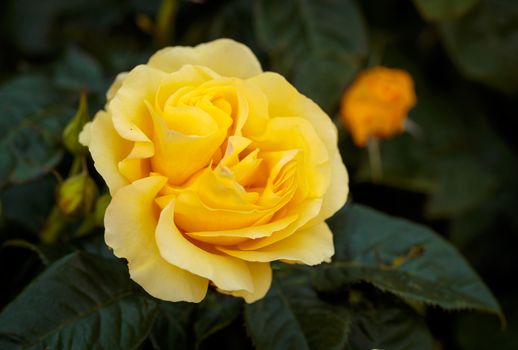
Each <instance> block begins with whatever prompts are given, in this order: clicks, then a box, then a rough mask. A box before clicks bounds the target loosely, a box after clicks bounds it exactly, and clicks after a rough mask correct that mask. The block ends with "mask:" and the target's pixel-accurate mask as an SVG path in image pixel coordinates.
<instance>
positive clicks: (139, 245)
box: [81, 39, 348, 302]
mask: <svg viewBox="0 0 518 350" xmlns="http://www.w3.org/2000/svg"><path fill="white" fill-rule="evenodd" d="M107 97H108V103H107V105H106V108H105V110H102V111H100V112H98V113H97V115H96V116H95V119H94V120H93V121H92V123H91V124H89V125H88V126H87V127H85V129H84V131H83V133H82V134H81V142H82V143H83V144H85V145H87V146H88V148H89V149H90V152H91V154H92V157H93V159H94V162H95V167H96V169H97V170H98V172H99V173H100V174H101V175H102V176H103V178H104V179H105V181H106V183H107V184H108V187H109V190H110V193H111V194H112V201H111V203H110V205H109V206H108V208H107V210H106V214H105V219H104V223H105V229H106V233H105V239H106V243H107V244H108V245H109V246H110V247H111V248H113V251H114V253H115V255H117V256H118V257H124V258H126V259H127V261H128V266H129V271H130V276H131V278H132V279H133V280H135V281H136V282H137V283H138V284H140V285H141V286H142V287H143V288H144V289H145V290H146V291H147V292H149V293H150V294H151V295H153V296H155V297H157V298H160V299H164V300H170V301H180V300H184V301H191V302H199V301H201V300H202V299H203V298H204V296H205V294H206V292H207V287H208V284H209V281H210V282H211V283H212V284H214V285H215V286H216V288H217V289H218V290H219V291H221V292H222V293H227V294H232V295H235V296H240V297H243V298H244V299H245V300H246V301H247V302H253V301H255V300H257V299H259V298H261V297H263V296H264V295H265V293H266V292H267V291H268V288H269V286H270V283H271V277H272V276H271V274H272V272H271V268H270V262H271V261H274V260H283V261H286V262H290V263H303V264H308V265H315V264H319V263H321V262H322V261H326V260H329V259H330V257H331V256H332V255H333V253H334V248H333V240H332V235H331V232H330V230H329V228H328V226H327V225H326V223H325V222H324V220H325V219H327V218H328V217H330V216H331V215H332V214H333V213H335V212H336V211H337V210H338V209H339V208H340V207H341V206H342V205H343V204H344V202H345V200H346V197H347V192H348V185H347V172H346V170H345V167H344V165H343V163H342V160H341V158H340V154H339V152H338V150H337V146H336V143H337V132H336V128H335V127H334V125H333V124H332V122H331V121H330V119H329V117H328V116H327V115H326V114H325V113H324V112H323V111H322V110H321V109H320V108H319V107H318V106H317V105H316V104H315V103H314V102H313V101H311V100H310V99H308V98H306V97H304V96H303V95H301V94H300V93H299V92H298V91H297V90H296V89H295V88H294V87H293V86H291V85H290V84H289V83H288V82H287V81H286V80H285V79H284V78H283V77H282V76H280V75H278V74H275V73H271V72H262V70H261V66H260V64H259V62H258V61H257V59H256V58H255V56H254V55H253V53H252V52H251V51H250V50H249V49H248V48H247V47H246V46H244V45H242V44H239V43H237V42H234V41H232V40H228V39H221V40H216V41H213V42H210V43H207V44H202V45H199V46H196V47H169V48H165V49H163V50H160V51H158V52H157V53H155V54H154V55H153V56H152V57H151V59H150V60H149V62H148V63H147V64H145V65H140V66H137V67H135V68H134V69H133V70H131V71H130V72H128V73H123V74H121V75H119V76H118V77H117V79H116V81H115V82H114V84H113V85H112V87H111V88H110V90H109V91H108V94H107Z"/></svg>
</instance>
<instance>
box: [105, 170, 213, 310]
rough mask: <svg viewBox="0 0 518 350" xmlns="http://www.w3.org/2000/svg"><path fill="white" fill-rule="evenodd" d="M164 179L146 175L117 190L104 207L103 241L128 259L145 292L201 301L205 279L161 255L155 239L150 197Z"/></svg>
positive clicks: (153, 213)
mask: <svg viewBox="0 0 518 350" xmlns="http://www.w3.org/2000/svg"><path fill="white" fill-rule="evenodd" d="M166 181H167V179H166V178H164V177H160V176H154V177H148V178H144V179H141V180H138V181H135V182H133V183H132V184H130V185H128V186H125V187H123V188H121V189H120V190H119V191H117V192H116V193H115V194H114V196H113V198H112V201H111V203H110V205H109V206H108V208H107V209H106V214H105V219H104V224H105V228H106V233H105V240H106V244H107V245H108V246H110V247H111V248H113V252H114V254H115V255H116V256H118V257H124V258H126V259H127V260H128V266H129V272H130V276H131V278H132V279H133V280H134V281H135V282H137V283H138V284H140V285H141V286H142V287H143V288H144V289H145V290H146V291H147V292H148V293H149V294H151V295H152V296H154V297H156V298H160V299H163V300H169V301H190V302H199V301H201V300H202V299H203V298H204V297H205V294H206V292H207V287H208V280H207V279H205V278H202V277H199V276H196V275H194V274H192V273H190V272H188V271H186V270H183V269H181V268H179V267H177V266H174V265H171V264H169V263H168V262H167V261H166V260H164V259H163V258H162V256H161V255H160V252H159V250H158V247H157V244H156V242H155V239H154V238H155V235H154V233H155V229H156V227H157V221H158V219H157V215H156V213H155V208H154V198H155V196H156V194H157V193H158V192H159V191H160V189H161V188H162V187H163V185H164V184H165V182H166Z"/></svg>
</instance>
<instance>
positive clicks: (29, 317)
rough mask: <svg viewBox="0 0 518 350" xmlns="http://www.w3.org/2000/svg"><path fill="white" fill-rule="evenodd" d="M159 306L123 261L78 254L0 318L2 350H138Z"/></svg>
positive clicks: (30, 288)
mask: <svg viewBox="0 0 518 350" xmlns="http://www.w3.org/2000/svg"><path fill="white" fill-rule="evenodd" d="M155 314H156V305H155V304H154V303H153V302H151V301H150V300H149V299H146V298H143V297H139V296H138V295H137V294H136V293H135V292H134V290H133V284H132V282H131V281H130V279H129V277H128V273H127V270H126V269H125V267H124V264H122V263H121V262H113V261H108V260H105V259H102V258H99V257H95V256H92V255H89V254H86V253H74V254H71V255H68V256H66V257H65V258H63V259H61V260H60V261H58V262H56V263H54V264H53V265H52V266H51V267H50V268H49V269H48V270H46V271H45V272H44V273H43V274H41V275H40V276H39V277H38V278H36V279H35V280H34V281H33V282H32V283H31V284H30V285H29V286H28V287H27V288H26V289H25V290H24V291H23V292H22V293H21V294H20V295H19V296H18V297H17V298H16V299H15V300H14V301H13V302H12V303H11V304H9V305H8V306H7V307H6V308H5V309H4V310H3V312H2V313H1V314H0V348H2V349H63V348H74V349H94V348H96V349H133V348H135V347H137V346H138V345H139V344H140V343H141V342H142V341H143V340H144V339H145V337H146V336H147V335H148V333H149V331H150V329H151V326H152V324H153V320H154V316H155Z"/></svg>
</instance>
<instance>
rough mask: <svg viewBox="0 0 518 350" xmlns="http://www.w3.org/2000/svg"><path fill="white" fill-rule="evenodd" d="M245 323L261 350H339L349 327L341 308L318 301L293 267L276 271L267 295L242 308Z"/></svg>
mask: <svg viewBox="0 0 518 350" xmlns="http://www.w3.org/2000/svg"><path fill="white" fill-rule="evenodd" d="M245 320H246V327H247V329H248V333H249V334H250V336H251V338H252V341H253V343H254V345H255V347H256V348H257V349H258V350H261V349H272V350H275V349H300V350H303V349H343V348H344V346H345V342H346V340H347V333H348V331H349V326H350V315H349V312H348V311H347V309H346V308H345V307H341V306H339V305H333V304H330V303H327V302H325V301H323V300H321V299H320V298H319V297H318V295H317V293H316V292H315V291H314V290H313V289H311V287H310V285H309V276H308V274H307V273H306V272H304V271H303V270H301V269H297V268H296V267H294V268H290V269H287V270H282V271H278V272H277V273H276V276H275V278H274V281H273V283H272V286H271V288H270V290H269V292H268V294H267V295H266V296H265V297H264V298H263V299H261V300H259V301H257V302H255V303H253V304H249V305H246V307H245Z"/></svg>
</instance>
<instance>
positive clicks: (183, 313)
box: [149, 301, 194, 350]
mask: <svg viewBox="0 0 518 350" xmlns="http://www.w3.org/2000/svg"><path fill="white" fill-rule="evenodd" d="M158 308H159V312H158V315H157V319H156V321H155V324H154V325H153V329H152V330H151V334H150V335H149V338H150V340H151V344H152V345H153V348H154V349H156V350H169V349H190V348H192V345H191V344H192V336H191V334H190V330H191V327H192V321H191V320H192V315H193V312H194V304H191V303H185V302H177V303H171V302H166V301H161V302H160V303H159V304H158Z"/></svg>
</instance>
